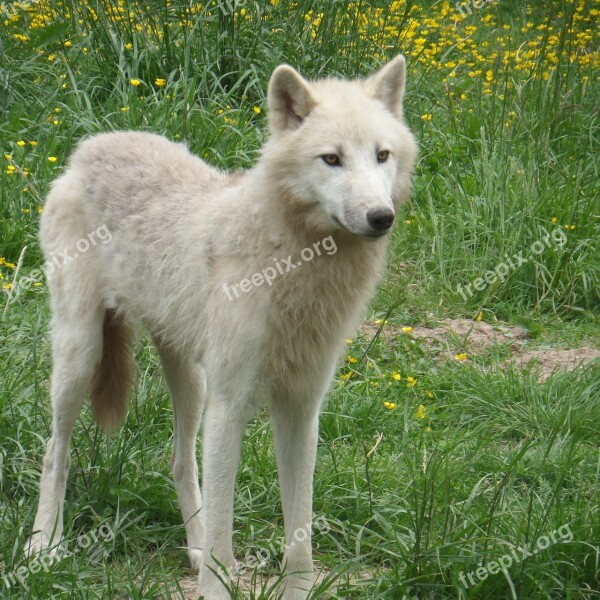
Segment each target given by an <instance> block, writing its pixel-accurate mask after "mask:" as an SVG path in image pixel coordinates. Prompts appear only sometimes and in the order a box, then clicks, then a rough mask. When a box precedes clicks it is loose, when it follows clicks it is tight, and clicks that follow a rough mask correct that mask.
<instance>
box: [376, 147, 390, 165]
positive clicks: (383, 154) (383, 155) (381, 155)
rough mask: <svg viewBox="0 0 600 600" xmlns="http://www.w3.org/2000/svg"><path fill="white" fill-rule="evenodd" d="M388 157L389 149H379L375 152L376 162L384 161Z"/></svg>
mask: <svg viewBox="0 0 600 600" xmlns="http://www.w3.org/2000/svg"><path fill="white" fill-rule="evenodd" d="M389 157H390V151H389V150H380V151H379V152H378V153H377V162H379V163H384V162H385V161H386V160H387V159H388V158H389Z"/></svg>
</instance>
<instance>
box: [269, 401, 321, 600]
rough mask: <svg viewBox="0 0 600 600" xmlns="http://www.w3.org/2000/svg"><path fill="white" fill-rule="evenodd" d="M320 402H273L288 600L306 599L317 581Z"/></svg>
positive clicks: (285, 592) (285, 599)
mask: <svg viewBox="0 0 600 600" xmlns="http://www.w3.org/2000/svg"><path fill="white" fill-rule="evenodd" d="M319 405H320V402H314V403H313V402H311V403H306V402H302V401H301V400H300V399H291V398H286V399H278V400H276V401H274V402H273V405H272V420H273V433H274V436H275V450H276V454H277V467H278V469H279V481H280V484H281V500H282V503H283V516H284V521H285V553H284V557H283V569H284V575H285V580H284V586H283V589H284V593H283V598H284V600H304V599H305V598H307V597H308V594H309V592H310V590H311V588H312V587H313V584H314V574H313V563H312V546H311V532H312V491H313V472H314V468H315V459H316V453H317V441H318V429H319Z"/></svg>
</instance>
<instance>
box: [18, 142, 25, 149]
mask: <svg viewBox="0 0 600 600" xmlns="http://www.w3.org/2000/svg"><path fill="white" fill-rule="evenodd" d="M17 146H19V148H22V147H23V146H25V142H24V141H23V140H19V141H18V142H17Z"/></svg>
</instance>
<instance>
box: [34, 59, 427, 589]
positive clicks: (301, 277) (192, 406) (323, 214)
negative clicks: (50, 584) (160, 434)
mask: <svg viewBox="0 0 600 600" xmlns="http://www.w3.org/2000/svg"><path fill="white" fill-rule="evenodd" d="M405 65H406V63H405V60H404V57H402V56H398V57H396V58H395V59H393V60H392V61H390V62H389V63H388V64H387V65H385V66H384V67H383V68H381V69H380V70H379V71H377V72H376V73H375V74H374V75H372V76H371V77H369V78H368V79H365V80H357V81H345V80H340V79H335V78H331V79H324V80H319V81H315V82H309V81H307V80H306V79H304V78H303V77H301V76H300V75H299V74H298V72H297V71H295V70H294V69H292V68H291V67H289V66H286V65H283V66H280V67H278V68H277V69H276V70H275V71H274V73H273V75H272V77H271V80H270V83H269V90H268V107H269V124H270V129H271V137H270V139H269V140H268V142H267V143H266V144H265V147H264V148H263V152H262V157H261V158H260V160H259V161H258V163H257V165H256V166H255V167H254V168H252V169H250V170H248V171H246V172H244V173H242V174H239V173H236V174H227V173H224V172H221V171H218V170H216V169H213V168H211V167H210V166H208V165H207V164H206V163H204V162H203V161H201V160H200V159H199V158H197V157H195V156H193V155H192V154H190V153H189V152H188V150H187V149H186V147H185V146H184V145H181V144H175V143H172V142H170V141H168V140H166V139H165V138H163V137H159V136H155V135H151V134H148V133H135V132H116V133H107V134H102V135H98V136H95V137H92V138H90V139H88V140H86V141H84V142H83V143H82V144H81V145H80V146H79V148H78V149H77V150H76V152H75V153H74V154H73V156H72V158H71V161H70V163H69V166H68V168H67V170H66V171H65V173H64V174H63V175H62V176H61V177H60V178H58V179H57V180H56V181H55V182H54V184H53V186H52V190H51V192H50V194H49V196H48V199H47V201H46V205H45V209H44V213H43V216H42V223H41V231H40V238H41V244H42V247H43V250H44V253H45V254H46V256H47V257H49V256H52V255H56V254H57V253H58V254H63V255H65V256H68V258H69V260H65V261H64V264H62V266H61V268H60V269H56V270H55V272H54V273H53V275H52V277H49V281H48V285H49V289H50V295H51V305H52V346H53V363H54V364H53V374H52V390H51V393H52V405H53V422H52V437H51V438H50V440H49V442H48V446H47V451H46V456H45V458H44V465H43V471H42V476H41V482H40V499H39V507H38V511H37V515H36V518H35V523H34V526H33V536H32V537H31V538H30V540H29V541H28V544H27V550H28V551H30V552H36V551H40V550H41V549H43V548H46V547H48V546H51V545H53V544H55V543H57V541H58V540H59V539H60V537H61V535H62V528H63V525H62V522H63V502H64V493H65V486H66V479H67V472H68V468H69V463H70V459H69V441H70V438H71V434H72V431H73V426H74V423H75V421H76V419H77V417H78V415H79V413H80V410H81V408H82V405H83V402H84V399H85V397H86V395H87V394H88V393H90V392H91V405H92V411H93V414H94V417H95V419H96V420H97V422H98V423H99V424H100V425H101V426H102V427H103V428H104V429H105V430H107V431H112V430H114V429H115V428H116V427H117V425H118V424H119V423H120V422H121V420H122V419H123V417H124V416H125V413H126V400H127V393H128V387H129V384H130V379H131V375H130V373H131V366H132V360H131V344H132V335H131V334H132V326H133V325H134V324H136V323H140V324H142V325H143V326H144V327H145V328H146V329H147V330H148V331H149V333H150V335H151V336H152V339H153V341H154V343H155V344H156V346H157V348H158V352H159V354H160V358H161V361H162V365H163V367H164V372H165V375H166V380H167V383H168V386H169V389H170V392H171V396H172V402H173V415H174V449H173V457H172V463H171V465H172V470H173V477H174V481H175V487H176V490H177V495H178V498H179V503H180V506H181V510H182V513H183V519H184V522H185V528H186V533H187V544H188V552H189V556H190V559H191V561H192V564H193V565H194V566H196V567H197V568H198V569H199V572H200V586H201V590H202V593H203V594H204V597H205V598H207V599H209V600H216V599H217V600H220V599H222V598H228V597H229V594H228V593H227V591H226V589H225V587H224V586H223V583H222V581H221V576H220V575H221V573H222V571H219V569H218V568H217V564H221V565H222V566H224V567H225V568H226V569H230V568H233V566H234V564H235V561H234V554H233V548H232V529H233V497H234V487H235V478H236V470H237V467H238V463H239V459H240V447H241V440H242V436H243V430H244V426H245V424H246V423H247V422H248V420H249V419H251V418H252V416H253V415H254V414H255V412H256V411H257V409H258V408H259V407H260V406H261V405H263V403H268V405H269V410H270V416H271V418H272V422H273V429H274V438H275V447H276V455H277V465H278V470H279V477H280V483H281V496H282V504H283V515H284V522H285V537H286V544H287V546H288V550H286V552H285V554H284V557H283V567H284V572H285V575H286V577H285V579H284V591H283V597H284V598H285V599H286V600H291V599H294V600H297V599H304V598H306V597H307V596H308V594H309V590H310V588H311V586H312V585H313V565H312V550H311V536H310V533H309V532H307V533H305V534H303V535H302V536H299V535H296V533H297V531H298V530H299V529H302V528H306V527H307V524H310V522H311V519H312V477H313V469H314V464H315V455H316V449H317V437H318V412H319V407H320V404H321V401H322V398H323V396H324V394H325V392H326V391H327V388H328V385H329V382H330V381H331V379H332V376H333V374H334V371H335V368H336V362H337V358H338V356H339V355H340V353H341V351H342V348H343V345H344V343H343V340H344V338H346V337H348V336H350V335H352V334H353V332H354V330H355V327H356V326H357V324H358V322H359V319H360V316H361V312H362V311H363V310H364V309H365V306H366V303H367V302H368V300H369V298H370V296H371V294H372V293H373V291H374V288H375V285H376V282H377V280H378V278H379V276H380V274H381V272H382V270H383V267H384V263H385V254H386V247H387V238H388V236H387V235H386V234H388V233H389V231H390V229H391V225H392V222H393V220H394V216H395V211H396V209H397V207H398V206H399V205H400V204H401V203H402V202H404V201H405V200H406V199H407V197H408V195H409V192H410V189H411V180H412V172H413V168H414V164H415V160H416V155H417V145H416V142H415V140H414V137H413V135H412V134H411V132H410V131H409V129H408V128H407V126H406V125H405V123H404V119H403V114H402V100H403V96H404V87H405V71H406V66H405ZM103 226H105V227H106V228H107V229H108V230H109V231H110V233H111V238H110V243H103V244H98V245H94V246H93V247H90V248H89V249H87V251H86V252H81V253H79V255H78V256H77V257H75V254H74V252H73V250H71V251H70V255H69V254H68V253H65V249H67V248H70V249H73V248H74V247H76V246H77V242H78V241H79V240H81V239H82V238H85V237H86V235H88V234H89V232H90V231H94V230H98V228H101V227H103ZM326 239H327V240H329V241H328V245H327V249H328V251H327V252H323V253H320V252H319V249H320V248H319V244H318V242H319V240H322V241H323V246H324V247H325V241H326ZM307 248H308V249H313V250H315V251H316V254H317V255H316V256H314V259H313V260H311V261H310V262H305V264H303V265H302V266H301V267H298V262H297V258H298V256H302V257H305V256H306V252H302V251H303V250H306V249H307ZM332 248H333V249H334V251H331V249H332ZM319 254H320V256H319ZM274 259H275V261H276V262H277V263H278V265H279V267H281V263H282V262H285V263H286V264H287V265H288V268H287V269H285V270H284V269H281V268H280V269H279V270H280V272H279V274H278V277H277V279H276V280H273V277H268V275H269V274H272V273H271V272H270V271H268V270H267V269H266V268H265V267H268V266H269V265H271V267H272V265H273V264H274V263H273V261H274ZM287 271H289V272H287ZM261 276H262V277H263V279H264V281H263V282H262V283H263V284H264V285H261V283H260V279H261ZM248 278H251V281H252V285H253V286H254V287H252V289H250V288H249V287H248V286H245V287H244V285H243V284H241V287H242V289H243V291H244V292H245V293H243V294H240V293H238V294H232V293H231V291H230V290H232V289H233V290H235V289H237V288H235V287H234V286H235V285H236V282H243V281H244V280H245V279H248ZM267 284H268V285H267ZM202 418H203V420H204V424H203V457H202V474H203V494H202V495H201V492H200V487H199V484H198V467H197V463H196V451H195V447H196V437H197V433H198V429H199V426H200V422H201V420H202ZM300 538H301V541H299V540H300ZM225 573H227V571H225Z"/></svg>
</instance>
